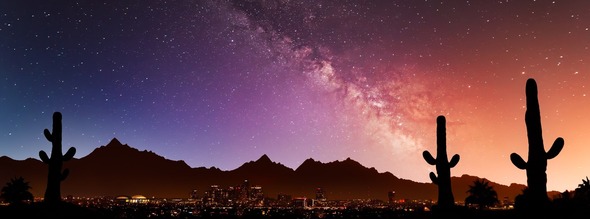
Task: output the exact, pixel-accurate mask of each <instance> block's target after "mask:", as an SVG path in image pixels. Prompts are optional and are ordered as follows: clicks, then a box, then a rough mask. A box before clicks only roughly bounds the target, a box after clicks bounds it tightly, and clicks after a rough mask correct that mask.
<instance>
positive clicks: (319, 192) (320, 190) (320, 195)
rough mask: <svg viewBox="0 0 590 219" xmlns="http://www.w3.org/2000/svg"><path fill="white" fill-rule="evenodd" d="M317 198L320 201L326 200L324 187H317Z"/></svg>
mask: <svg viewBox="0 0 590 219" xmlns="http://www.w3.org/2000/svg"><path fill="white" fill-rule="evenodd" d="M315 199H316V200H318V201H326V195H325V194H324V189H323V188H321V187H318V188H316V189H315Z"/></svg>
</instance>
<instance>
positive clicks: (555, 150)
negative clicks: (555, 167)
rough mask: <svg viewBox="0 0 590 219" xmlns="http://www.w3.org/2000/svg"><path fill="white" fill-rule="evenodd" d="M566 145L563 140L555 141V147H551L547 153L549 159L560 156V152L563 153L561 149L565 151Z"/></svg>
mask: <svg viewBox="0 0 590 219" xmlns="http://www.w3.org/2000/svg"><path fill="white" fill-rule="evenodd" d="M564 143H565V142H564V141H563V138H557V139H555V142H553V145H552V146H551V148H550V149H549V151H547V155H546V156H547V159H553V158H554V157H556V156H557V155H558V154H559V152H561V149H563V144H564Z"/></svg>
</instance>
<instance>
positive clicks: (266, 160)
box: [256, 154, 272, 163]
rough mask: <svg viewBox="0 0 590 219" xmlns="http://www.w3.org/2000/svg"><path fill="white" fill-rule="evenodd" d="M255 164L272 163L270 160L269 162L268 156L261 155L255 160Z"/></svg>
mask: <svg viewBox="0 0 590 219" xmlns="http://www.w3.org/2000/svg"><path fill="white" fill-rule="evenodd" d="M256 163H272V160H270V158H269V157H268V155H266V154H263V155H262V156H261V157H260V158H258V160H256Z"/></svg>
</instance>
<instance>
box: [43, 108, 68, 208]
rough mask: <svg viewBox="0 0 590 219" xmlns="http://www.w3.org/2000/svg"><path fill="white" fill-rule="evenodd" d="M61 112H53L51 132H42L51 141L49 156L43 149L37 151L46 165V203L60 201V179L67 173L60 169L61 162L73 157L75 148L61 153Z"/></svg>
mask: <svg viewBox="0 0 590 219" xmlns="http://www.w3.org/2000/svg"><path fill="white" fill-rule="evenodd" d="M61 118H62V116H61V113H59V112H55V113H54V114H53V129H52V132H49V130H47V129H45V130H44V132H43V134H44V135H45V138H47V140H48V141H49V142H51V146H52V147H51V158H50V157H48V156H47V154H46V153H45V151H40V152H39V157H40V158H41V160H42V161H43V162H44V163H46V164H47V165H48V170H49V171H48V174H47V189H46V190H45V199H44V201H45V202H46V203H59V202H60V201H61V188H60V184H61V181H62V180H64V179H65V178H66V177H67V176H68V173H69V170H68V169H65V170H64V171H63V172H62V171H61V169H62V166H63V162H64V161H68V160H70V159H72V157H74V154H75V153H76V148H74V147H71V148H70V149H69V150H68V151H67V152H66V154H65V155H62V149H61V147H62V145H61V140H62V139H61V136H62V134H61V130H62V128H61Z"/></svg>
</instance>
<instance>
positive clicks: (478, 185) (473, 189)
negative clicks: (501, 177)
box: [465, 179, 499, 209]
mask: <svg viewBox="0 0 590 219" xmlns="http://www.w3.org/2000/svg"><path fill="white" fill-rule="evenodd" d="M488 183H489V181H486V180H484V179H482V180H481V181H480V180H475V181H473V185H470V186H469V190H467V193H469V196H467V198H465V204H477V205H478V208H479V209H482V208H487V207H490V206H493V205H495V204H497V203H498V202H499V201H498V193H496V190H494V187H492V186H490V185H488Z"/></svg>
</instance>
